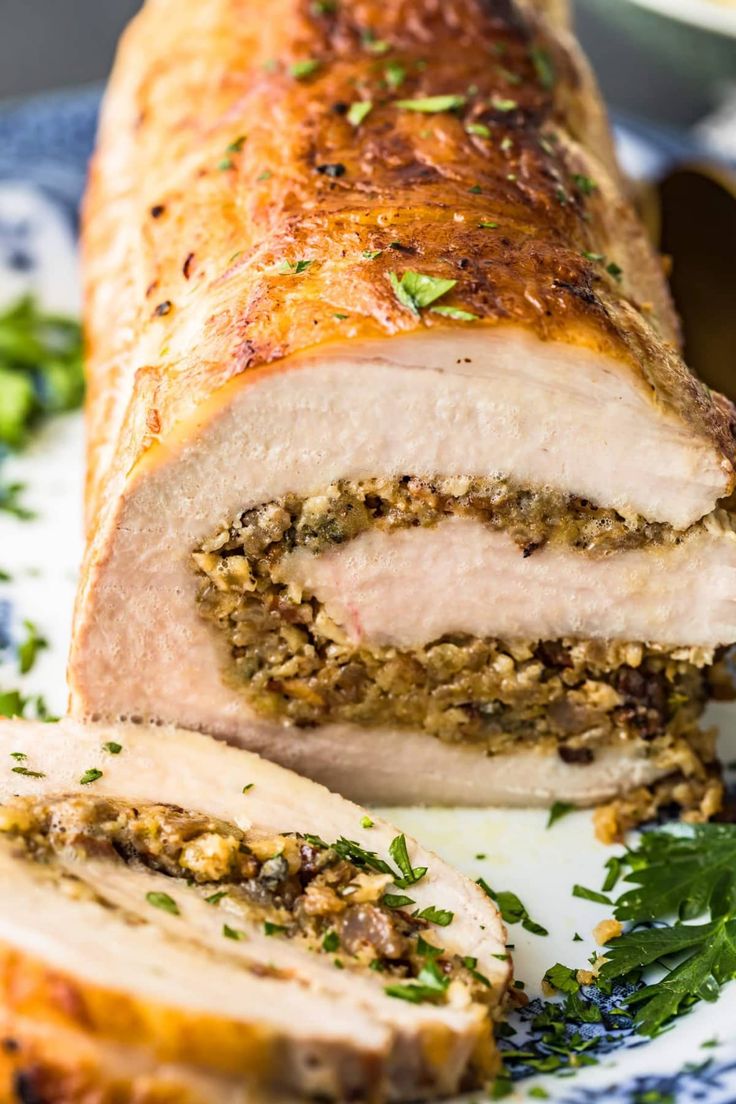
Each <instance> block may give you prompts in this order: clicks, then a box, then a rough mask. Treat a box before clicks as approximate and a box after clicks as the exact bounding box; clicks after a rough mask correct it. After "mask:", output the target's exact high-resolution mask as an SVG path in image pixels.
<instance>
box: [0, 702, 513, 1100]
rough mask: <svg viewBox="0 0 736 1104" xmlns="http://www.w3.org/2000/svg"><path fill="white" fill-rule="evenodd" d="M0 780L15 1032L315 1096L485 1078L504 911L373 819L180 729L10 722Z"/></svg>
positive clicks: (407, 1090) (0, 751)
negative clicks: (74, 1037) (69, 1036)
mask: <svg viewBox="0 0 736 1104" xmlns="http://www.w3.org/2000/svg"><path fill="white" fill-rule="evenodd" d="M0 762H4V763H5V767H4V768H3V769H2V770H0V799H1V800H2V807H1V808H0V884H2V896H3V909H2V916H1V917H0V948H1V949H2V957H3V971H2V973H3V979H4V982H3V993H2V1002H1V1003H2V1007H3V1013H4V1015H7V1017H8V1018H9V1020H12V1019H13V1018H15V1019H18V1018H20V1019H21V1020H22V1019H23V1018H25V1019H29V1020H32V1021H33V1022H35V1023H37V1024H38V1025H40V1028H42V1029H45V1030H48V1031H52V1030H53V1029H54V1028H55V1027H58V1028H59V1029H60V1030H63V1031H69V1032H72V1033H74V1032H77V1033H79V1032H81V1033H82V1034H83V1035H87V1036H88V1037H89V1036H91V1037H93V1038H97V1037H99V1039H100V1040H101V1041H102V1042H103V1043H104V1044H105V1045H109V1046H111V1047H113V1048H114V1047H121V1046H124V1047H133V1048H138V1049H139V1050H140V1051H141V1052H142V1054H143V1056H144V1057H145V1055H149V1056H152V1057H153V1058H154V1059H156V1060H159V1061H161V1062H163V1063H171V1064H174V1065H177V1064H178V1065H179V1066H188V1067H191V1068H192V1070H193V1071H195V1072H196V1074H197V1076H201V1077H215V1078H217V1077H219V1078H224V1079H228V1078H229V1079H231V1080H234V1084H235V1087H237V1085H238V1084H242V1085H244V1086H246V1087H250V1088H252V1089H254V1090H261V1089H264V1090H269V1091H276V1092H279V1091H283V1092H288V1093H296V1094H299V1095H305V1096H323V1097H327V1098H336V1099H343V1098H350V1099H361V1098H371V1099H377V1100H380V1099H386V1100H405V1099H408V1100H413V1099H421V1098H429V1097H434V1096H438V1095H443V1094H448V1093H451V1092H455V1091H459V1090H460V1089H461V1088H462V1087H463V1086H472V1085H479V1084H482V1083H483V1081H484V1079H486V1078H487V1077H488V1076H489V1075H490V1074H491V1073H492V1072H493V1069H494V1066H495V1051H494V1046H493V1019H494V1016H495V1015H497V1013H498V1009H499V1006H500V1003H501V1001H502V1000H503V997H504V993H505V990H506V986H507V984H508V979H509V973H510V964H509V960H508V956H507V953H506V950H505V945H504V944H505V932H504V930H503V926H502V925H501V923H500V920H499V918H498V914H497V912H496V910H495V907H494V906H493V904H492V903H491V902H490V901H489V900H488V899H487V898H486V897H485V896H484V894H483V893H482V892H481V891H480V890H479V889H478V887H476V886H475V885H473V884H472V883H470V882H468V881H467V879H465V878H463V877H462V876H461V875H459V874H456V873H455V872H454V871H452V870H450V869H449V868H448V867H447V866H446V865H445V864H444V863H442V862H441V860H440V859H438V858H437V857H436V856H432V855H429V854H428V853H426V852H424V851H423V850H422V849H421V847H420V846H419V845H418V844H415V843H414V841H410V840H409V841H407V840H406V839H405V838H404V837H403V836H400V835H399V834H398V833H397V832H395V831H394V830H392V829H391V828H390V827H389V826H388V825H386V824H385V823H383V822H381V821H379V820H377V819H376V818H374V817H372V816H369V815H368V814H367V813H366V812H365V810H363V809H360V808H359V807H357V806H354V805H352V804H350V803H349V802H347V801H345V800H344V799H342V798H339V797H336V796H335V795H333V794H331V793H329V792H328V791H327V790H325V789H323V788H322V787H320V786H318V785H316V784H315V783H312V782H309V781H307V780H305V779H302V778H299V777H297V776H295V775H292V774H289V773H288V772H286V771H284V770H283V769H281V768H279V767H277V766H275V765H273V764H270V763H267V762H265V761H263V760H261V759H259V758H258V757H257V756H255V755H252V754H250V753H247V752H244V751H240V750H237V749H233V748H228V747H226V746H225V745H223V744H220V743H218V742H217V741H213V740H211V739H210V738H208V737H204V736H199V735H196V734H193V733H188V732H183V731H179V730H174V729H168V728H160V729H158V730H157V731H156V732H155V733H153V732H151V731H150V730H148V729H147V728H145V727H144V726H140V725H121V726H114V727H111V726H107V725H86V726H83V725H79V724H77V723H75V722H72V721H62V722H60V723H59V724H58V725H47V726H43V725H36V724H30V723H25V722H4V723H2V724H1V725H0ZM422 914H424V915H422ZM21 1034H22V1031H21ZM88 1041H89V1040H88ZM22 1042H23V1040H22V1039H21V1040H20V1043H22ZM20 1043H19V1045H20ZM24 1045H27V1046H31V1042H30V1041H29V1042H27V1043H26V1044H24Z"/></svg>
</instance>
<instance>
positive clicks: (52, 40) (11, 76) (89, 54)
mask: <svg viewBox="0 0 736 1104" xmlns="http://www.w3.org/2000/svg"><path fill="white" fill-rule="evenodd" d="M202 2H203V3H204V2H205V0H202ZM138 7H139V0H0V20H1V23H0V27H1V28H2V29H1V30H0V98H2V97H9V96H17V95H23V94H26V93H28V92H32V91H36V90H41V89H49V88H59V87H62V86H69V85H76V84H82V83H85V82H88V81H95V80H99V79H101V78H103V77H104V76H105V74H106V73H107V71H108V69H109V66H110V62H111V60H112V56H113V51H114V47H115V42H116V39H117V37H118V35H119V33H120V31H121V29H122V27H123V26H124V25H125V23H126V22H127V20H128V19H129V18H130V16H131V15H132V14H133V13H134V11H135V10H136V9H137V8H138ZM625 7H626V5H625V4H624V5H622V4H620V3H619V2H618V0H577V2H576V9H577V11H576V14H577V24H578V31H579V34H580V36H581V38H582V40H583V44H584V46H585V48H586V50H587V52H588V54H589V56H590V58H591V60H592V61H593V64H594V67H595V69H596V72H597V73H598V77H599V79H600V81H601V83H602V85H603V90H604V92H605V94H606V96H607V98H608V101H609V103H610V104H612V105H613V106H614V107H617V108H619V109H623V110H624V111H628V112H633V113H637V114H640V115H643V116H645V117H648V118H650V119H659V120H661V121H664V122H670V123H673V124H679V125H688V124H691V123H692V122H694V121H695V120H696V119H698V118H700V117H701V116H702V115H704V114H705V113H706V112H707V111H708V110H710V109H711V108H712V107H713V105H714V103H715V102H716V101H717V99H718V96H719V90H720V81H719V80H710V79H709V75H710V74H711V73H713V72H714V69H715V66H714V65H710V64H708V65H706V67H705V72H704V70H703V67H702V66H700V67H699V66H698V65H693V66H692V67H690V66H688V65H687V64H683V63H682V57H681V56H680V57H678V58H677V59H675V58H674V57H673V56H672V55H668V53H667V51H666V49H663V45H665V44H663V41H662V36H661V34H660V33H659V27H658V26H656V25H653V28H652V29H650V31H649V32H648V28H647V25H646V24H639V23H634V24H631V23H629V22H627V21H626V20H625V19H620V18H619V16H618V14H617V13H618V9H619V8H620V9H622V10H623V9H625ZM691 42H692V50H691V52H692V55H693V60H697V59H696V54H698V53H701V57H702V50H701V44H700V42H699V41H698V40H697V36H696V34H695V33H694V32H692V37H691ZM680 48H681V47H680ZM685 48H686V49H687V40H686V42H685ZM734 49H735V50H736V40H734ZM734 72H735V73H736V57H735V59H734Z"/></svg>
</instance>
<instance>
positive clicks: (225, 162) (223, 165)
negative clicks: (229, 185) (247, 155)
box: [217, 157, 235, 172]
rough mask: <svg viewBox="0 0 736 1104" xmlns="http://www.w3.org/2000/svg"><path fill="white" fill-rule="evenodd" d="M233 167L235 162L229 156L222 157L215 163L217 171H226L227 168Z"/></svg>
mask: <svg viewBox="0 0 736 1104" xmlns="http://www.w3.org/2000/svg"><path fill="white" fill-rule="evenodd" d="M234 168H235V162H234V161H233V160H232V158H230V157H223V158H222V160H221V161H218V163H217V170H218V172H228V170H229V169H234Z"/></svg>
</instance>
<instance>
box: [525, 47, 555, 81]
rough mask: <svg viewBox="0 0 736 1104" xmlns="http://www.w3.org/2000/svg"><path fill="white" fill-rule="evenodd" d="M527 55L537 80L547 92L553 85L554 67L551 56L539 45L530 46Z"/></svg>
mask: <svg viewBox="0 0 736 1104" xmlns="http://www.w3.org/2000/svg"><path fill="white" fill-rule="evenodd" d="M529 56H530V57H531V60H532V65H533V66H534V69H535V70H536V74H537V80H538V81H539V83H540V84H541V86H542V88H545V89H546V90H547V91H548V92H549V91H550V90H551V89H552V88H554V85H555V67H554V63H553V61H552V58H551V57H550V55H549V53H548V51H547V50H545V49H544V48H543V47H541V46H532V48H531V50H530V51H529Z"/></svg>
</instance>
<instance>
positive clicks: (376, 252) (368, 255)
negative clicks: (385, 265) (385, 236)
mask: <svg viewBox="0 0 736 1104" xmlns="http://www.w3.org/2000/svg"><path fill="white" fill-rule="evenodd" d="M382 253H383V250H382V249H364V250H363V253H362V256H363V260H365V261H375V259H376V257H380V256H381V254H382Z"/></svg>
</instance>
